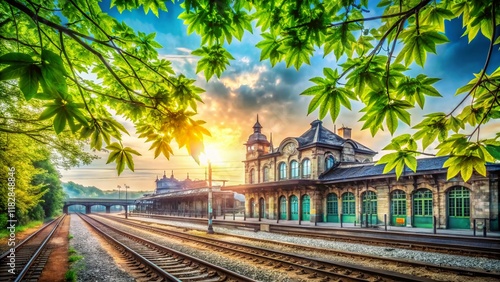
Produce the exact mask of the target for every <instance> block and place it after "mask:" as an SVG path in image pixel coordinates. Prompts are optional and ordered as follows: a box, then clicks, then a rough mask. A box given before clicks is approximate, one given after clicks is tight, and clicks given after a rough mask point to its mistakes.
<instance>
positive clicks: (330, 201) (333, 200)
mask: <svg viewBox="0 0 500 282" xmlns="http://www.w3.org/2000/svg"><path fill="white" fill-rule="evenodd" d="M326 222H339V199H338V198H337V195H336V194H334V193H330V194H328V196H326Z"/></svg>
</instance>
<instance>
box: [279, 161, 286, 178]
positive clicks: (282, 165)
mask: <svg viewBox="0 0 500 282" xmlns="http://www.w3.org/2000/svg"><path fill="white" fill-rule="evenodd" d="M283 179H286V163H284V162H282V163H280V165H279V180H283Z"/></svg>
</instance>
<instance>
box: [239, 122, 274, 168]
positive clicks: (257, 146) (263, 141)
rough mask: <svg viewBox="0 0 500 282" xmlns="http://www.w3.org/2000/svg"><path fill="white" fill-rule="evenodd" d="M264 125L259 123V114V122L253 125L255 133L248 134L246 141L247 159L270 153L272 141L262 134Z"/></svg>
mask: <svg viewBox="0 0 500 282" xmlns="http://www.w3.org/2000/svg"><path fill="white" fill-rule="evenodd" d="M261 131H262V125H260V123H259V115H257V122H256V123H255V124H254V126H253V134H252V135H250V136H248V140H247V142H246V143H245V145H246V147H247V154H246V159H247V160H251V159H256V158H258V157H260V156H262V155H265V154H268V153H269V148H270V143H269V141H267V137H266V135H264V134H262V132H261Z"/></svg>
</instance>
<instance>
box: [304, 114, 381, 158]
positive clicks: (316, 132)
mask: <svg viewBox="0 0 500 282" xmlns="http://www.w3.org/2000/svg"><path fill="white" fill-rule="evenodd" d="M295 139H296V140H297V142H299V147H307V146H310V145H330V146H336V147H343V146H344V144H345V143H346V142H350V143H351V144H353V145H354V149H355V150H362V151H365V152H367V153H371V154H376V153H377V152H375V151H373V150H372V149H370V148H368V147H366V146H364V145H363V144H361V143H359V142H356V141H354V140H352V139H344V138H342V137H340V136H339V135H337V134H335V133H333V132H332V131H330V130H328V129H327V128H325V127H324V126H323V122H322V121H320V120H315V121H313V122H311V128H309V130H307V131H306V132H304V134H302V135H301V136H300V137H297V138H295Z"/></svg>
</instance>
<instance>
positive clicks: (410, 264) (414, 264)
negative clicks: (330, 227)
mask: <svg viewBox="0 0 500 282" xmlns="http://www.w3.org/2000/svg"><path fill="white" fill-rule="evenodd" d="M99 216H102V215H99ZM103 217H105V218H109V219H112V220H116V221H119V222H121V223H124V224H127V225H132V226H134V227H137V228H140V229H142V230H149V231H151V232H155V233H159V234H162V235H166V234H168V236H180V237H184V236H186V234H185V232H175V231H171V230H168V231H167V230H165V229H162V228H158V227H153V226H150V224H151V223H146V222H142V223H137V222H131V221H130V220H127V221H124V220H122V219H120V218H116V217H108V216H103ZM189 236H194V235H189ZM198 237H199V236H198ZM230 237H232V238H239V239H242V240H246V241H249V242H250V243H258V244H259V245H262V244H264V245H265V244H268V245H269V246H279V247H280V248H287V249H293V250H298V251H302V252H303V253H312V254H324V255H327V256H331V257H340V258H349V259H352V258H355V259H359V260H362V261H363V264H366V265H377V264H378V265H381V264H382V265H383V264H393V265H397V267H398V268H401V269H404V268H407V269H412V270H413V272H416V273H421V274H424V273H426V274H429V273H436V274H439V275H442V276H446V277H452V276H447V275H459V276H465V277H476V278H478V277H483V278H487V279H492V280H498V281H500V273H494V272H487V271H481V270H477V269H467V268H457V267H448V266H440V265H435V264H428V263H423V262H418V261H410V260H400V259H394V258H386V257H379V256H373V255H367V254H359V253H352V252H346V251H337V250H329V249H324V248H315V247H310V246H303V245H297V244H290V243H286V242H277V241H270V240H263V239H255V238H250V237H245V236H239V235H233V234H231V235H230ZM199 238H201V240H206V238H204V237H199ZM189 240H190V241H191V240H192V239H189ZM210 240H211V241H216V240H215V239H212V238H210ZM217 241H220V243H221V244H228V242H227V239H224V238H222V239H221V240H217Z"/></svg>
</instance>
